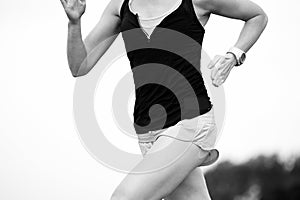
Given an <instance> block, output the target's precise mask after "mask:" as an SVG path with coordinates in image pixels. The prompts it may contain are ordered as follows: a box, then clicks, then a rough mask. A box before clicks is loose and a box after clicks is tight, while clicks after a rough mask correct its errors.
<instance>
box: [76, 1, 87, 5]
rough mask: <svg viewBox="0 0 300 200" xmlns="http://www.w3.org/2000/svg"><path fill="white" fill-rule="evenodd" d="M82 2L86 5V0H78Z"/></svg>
mask: <svg viewBox="0 0 300 200" xmlns="http://www.w3.org/2000/svg"><path fill="white" fill-rule="evenodd" d="M78 1H79V3H80V4H82V5H85V4H86V0H78Z"/></svg>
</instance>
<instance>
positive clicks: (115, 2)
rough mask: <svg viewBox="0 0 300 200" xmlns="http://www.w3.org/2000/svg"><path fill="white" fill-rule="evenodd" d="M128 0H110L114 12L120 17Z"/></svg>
mask: <svg viewBox="0 0 300 200" xmlns="http://www.w3.org/2000/svg"><path fill="white" fill-rule="evenodd" d="M124 1H126V0H110V4H111V7H112V8H113V11H114V14H115V15H116V16H118V17H120V15H121V7H122V5H123V3H124Z"/></svg>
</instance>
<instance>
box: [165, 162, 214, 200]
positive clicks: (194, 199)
mask: <svg viewBox="0 0 300 200" xmlns="http://www.w3.org/2000/svg"><path fill="white" fill-rule="evenodd" d="M182 199H188V200H199V199H201V200H210V199H211V198H210V195H209V192H208V189H207V185H206V182H205V178H204V174H203V172H202V169H201V168H200V167H197V168H195V169H194V170H193V171H192V172H191V173H189V174H188V175H187V177H186V178H185V179H184V180H183V181H182V182H181V183H180V184H179V185H178V187H177V188H176V189H175V190H174V191H173V192H172V193H171V194H169V195H168V196H166V197H165V198H164V200H182Z"/></svg>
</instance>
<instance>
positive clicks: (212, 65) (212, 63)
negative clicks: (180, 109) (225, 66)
mask: <svg viewBox="0 0 300 200" xmlns="http://www.w3.org/2000/svg"><path fill="white" fill-rule="evenodd" d="M221 58H222V56H220V55H216V56H215V57H214V59H213V60H212V61H211V62H210V63H209V64H208V65H207V68H208V69H212V68H213V67H214V66H215V65H216V64H217V62H218V61H219V60H220V59H221Z"/></svg>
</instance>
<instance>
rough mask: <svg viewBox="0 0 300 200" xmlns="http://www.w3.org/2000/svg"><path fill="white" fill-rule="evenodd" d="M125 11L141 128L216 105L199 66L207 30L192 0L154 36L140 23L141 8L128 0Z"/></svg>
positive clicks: (190, 115)
mask: <svg viewBox="0 0 300 200" xmlns="http://www.w3.org/2000/svg"><path fill="white" fill-rule="evenodd" d="M120 17H121V32H122V37H123V40H124V44H125V48H126V51H127V57H128V59H129V61H130V66H131V70H132V74H133V79H134V84H135V94H136V99H135V105H134V112H133V117H134V128H135V131H136V133H137V134H143V133H147V132H148V131H153V130H158V129H162V128H167V127H170V126H172V125H175V124H176V123H177V122H178V121H180V120H183V119H190V118H193V117H196V116H199V115H202V114H204V113H206V112H208V111H209V110H210V109H211V108H212V106H213V105H212V103H211V101H210V98H209V96H208V94H207V90H206V88H205V85H204V81H203V78H202V74H201V71H200V59H201V49H202V48H201V47H202V41H203V36H204V33H205V30H204V28H203V26H202V25H201V23H200V22H199V21H198V19H197V16H196V14H195V11H194V7H193V4H192V0H182V2H181V4H180V6H179V7H178V8H177V9H176V10H174V11H173V12H171V13H170V14H169V15H167V16H166V17H165V18H164V19H163V20H162V21H161V22H160V23H159V24H158V25H157V26H156V28H155V29H154V30H153V32H152V34H151V37H150V39H149V38H148V37H147V36H146V34H145V33H144V31H143V30H142V27H140V23H139V19H138V14H134V13H132V12H131V11H130V10H129V6H128V0H124V2H123V4H122V7H121V13H120ZM195 102H196V104H195Z"/></svg>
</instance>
